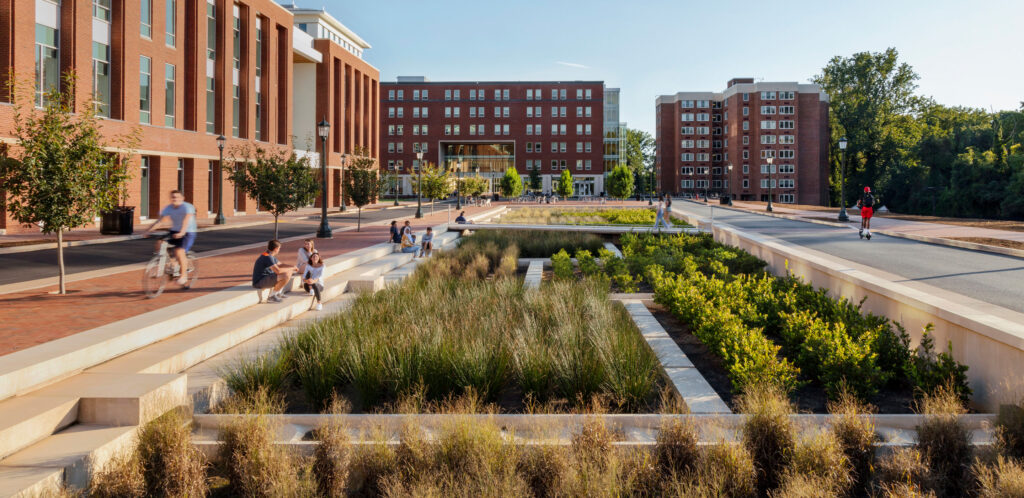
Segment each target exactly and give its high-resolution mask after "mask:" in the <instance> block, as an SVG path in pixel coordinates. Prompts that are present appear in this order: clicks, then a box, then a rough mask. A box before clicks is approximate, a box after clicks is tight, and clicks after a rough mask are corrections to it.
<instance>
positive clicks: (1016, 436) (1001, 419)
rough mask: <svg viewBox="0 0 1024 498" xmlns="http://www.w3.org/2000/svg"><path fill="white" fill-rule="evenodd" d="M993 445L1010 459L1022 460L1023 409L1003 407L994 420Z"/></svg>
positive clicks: (1023, 439)
mask: <svg viewBox="0 0 1024 498" xmlns="http://www.w3.org/2000/svg"><path fill="white" fill-rule="evenodd" d="M995 443H996V447H997V448H999V451H1000V452H1002V453H1003V454H1005V455H1006V456H1008V457H1010V458H1016V459H1024V407H1022V406H1021V404H1019V403H1018V404H1013V405H1004V406H1001V407H1000V408H999V415H998V416H997V418H996V431H995Z"/></svg>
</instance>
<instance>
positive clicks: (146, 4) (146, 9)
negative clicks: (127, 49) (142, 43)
mask: <svg viewBox="0 0 1024 498" xmlns="http://www.w3.org/2000/svg"><path fill="white" fill-rule="evenodd" d="M139 3H141V4H142V5H141V6H140V9H141V11H142V12H141V15H140V17H139V22H140V28H139V29H140V33H141V34H142V36H145V37H146V38H152V37H153V0H142V1H141V2H139Z"/></svg>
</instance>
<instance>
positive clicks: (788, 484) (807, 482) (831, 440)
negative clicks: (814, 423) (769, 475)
mask: <svg viewBox="0 0 1024 498" xmlns="http://www.w3.org/2000/svg"><path fill="white" fill-rule="evenodd" d="M851 484H852V477H851V475H850V461H849V459H848V458H846V454H845V452H844V451H843V446H842V444H841V443H840V442H839V439H838V438H836V436H835V435H834V434H832V433H831V432H828V431H820V432H817V433H815V434H812V435H808V436H804V437H803V438H801V439H800V440H799V441H798V442H797V444H796V445H795V446H794V447H793V453H792V457H791V459H790V463H789V468H787V469H786V470H785V472H784V473H783V477H782V484H781V490H787V491H785V492H783V493H781V495H783V496H801V495H802V496H814V495H813V494H804V490H807V489H814V488H816V489H817V490H818V495H819V496H820V495H822V494H824V495H828V496H843V495H845V494H847V492H848V491H849V489H850V485H851ZM781 490H780V491H781Z"/></svg>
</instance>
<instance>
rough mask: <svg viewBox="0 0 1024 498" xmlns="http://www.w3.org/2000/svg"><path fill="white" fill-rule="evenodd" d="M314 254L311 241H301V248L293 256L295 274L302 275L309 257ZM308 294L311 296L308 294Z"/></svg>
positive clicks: (314, 250)
mask: <svg viewBox="0 0 1024 498" xmlns="http://www.w3.org/2000/svg"><path fill="white" fill-rule="evenodd" d="M314 252H316V249H314V248H313V239H306V240H303V241H302V247H300V248H299V252H298V254H296V256H295V268H296V270H295V273H297V274H299V275H302V274H303V272H305V271H306V265H307V264H309V257H310V256H311V255H312V254H313V253H314ZM310 294H313V293H312V292H310Z"/></svg>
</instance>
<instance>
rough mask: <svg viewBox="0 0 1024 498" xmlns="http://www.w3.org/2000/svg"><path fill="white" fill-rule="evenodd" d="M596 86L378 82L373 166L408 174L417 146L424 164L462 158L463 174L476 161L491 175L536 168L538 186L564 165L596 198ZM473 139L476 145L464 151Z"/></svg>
mask: <svg viewBox="0 0 1024 498" xmlns="http://www.w3.org/2000/svg"><path fill="white" fill-rule="evenodd" d="M410 79H412V80H415V79H413V78H410ZM604 91H605V88H604V83H603V82H600V81H566V82H558V81H543V82H430V81H425V80H424V81H408V80H407V79H405V78H402V79H401V80H400V81H399V82H396V83H383V84H382V85H381V95H380V105H381V114H382V118H381V127H380V142H381V168H382V170H390V171H391V172H393V173H397V174H398V175H400V176H405V175H410V174H415V169H414V165H415V164H416V161H417V159H416V152H417V151H419V150H420V148H421V147H423V146H424V144H425V154H424V161H425V162H428V163H433V164H439V165H444V166H446V167H456V164H457V163H456V160H457V158H459V157H462V158H464V160H463V163H462V167H463V171H464V172H467V173H469V174H472V173H470V172H471V171H472V168H473V166H474V165H476V166H477V167H478V169H479V171H480V174H481V175H482V176H484V177H487V178H492V179H493V178H497V177H499V176H500V175H501V174H502V173H503V172H504V169H505V167H507V166H508V165H512V164H514V166H515V168H516V170H517V171H518V172H519V173H520V175H523V176H527V175H528V174H529V172H530V169H533V168H539V172H540V174H541V176H542V177H544V190H546V191H550V181H551V178H550V177H551V176H557V175H559V174H561V171H562V170H563V169H567V170H569V171H570V172H571V173H572V175H573V176H574V177H578V178H579V179H580V181H581V182H582V183H580V182H578V186H583V185H584V184H586V186H585V187H583V188H585V189H587V190H591V191H590V192H585V193H584V194H586V193H589V194H590V195H597V194H599V193H600V191H602V190H603V175H604V172H605V166H604V159H605V157H604V145H603V140H604ZM424 112H425V113H426V115H424ZM424 127H425V128H424ZM424 130H425V131H424ZM473 144H478V145H479V146H480V148H479V149H472V150H473V151H474V152H469V150H470V149H468V148H467V147H466V146H468V145H473ZM538 144H539V145H538ZM492 145H499V146H501V147H502V149H501V150H500V151H499V150H497V148H494V147H491V146H492ZM460 146H461V148H460ZM485 155H486V157H484V156H485ZM509 155H511V156H512V157H509ZM498 157H501V158H503V159H496V158H498ZM577 190H579V189H577Z"/></svg>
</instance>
